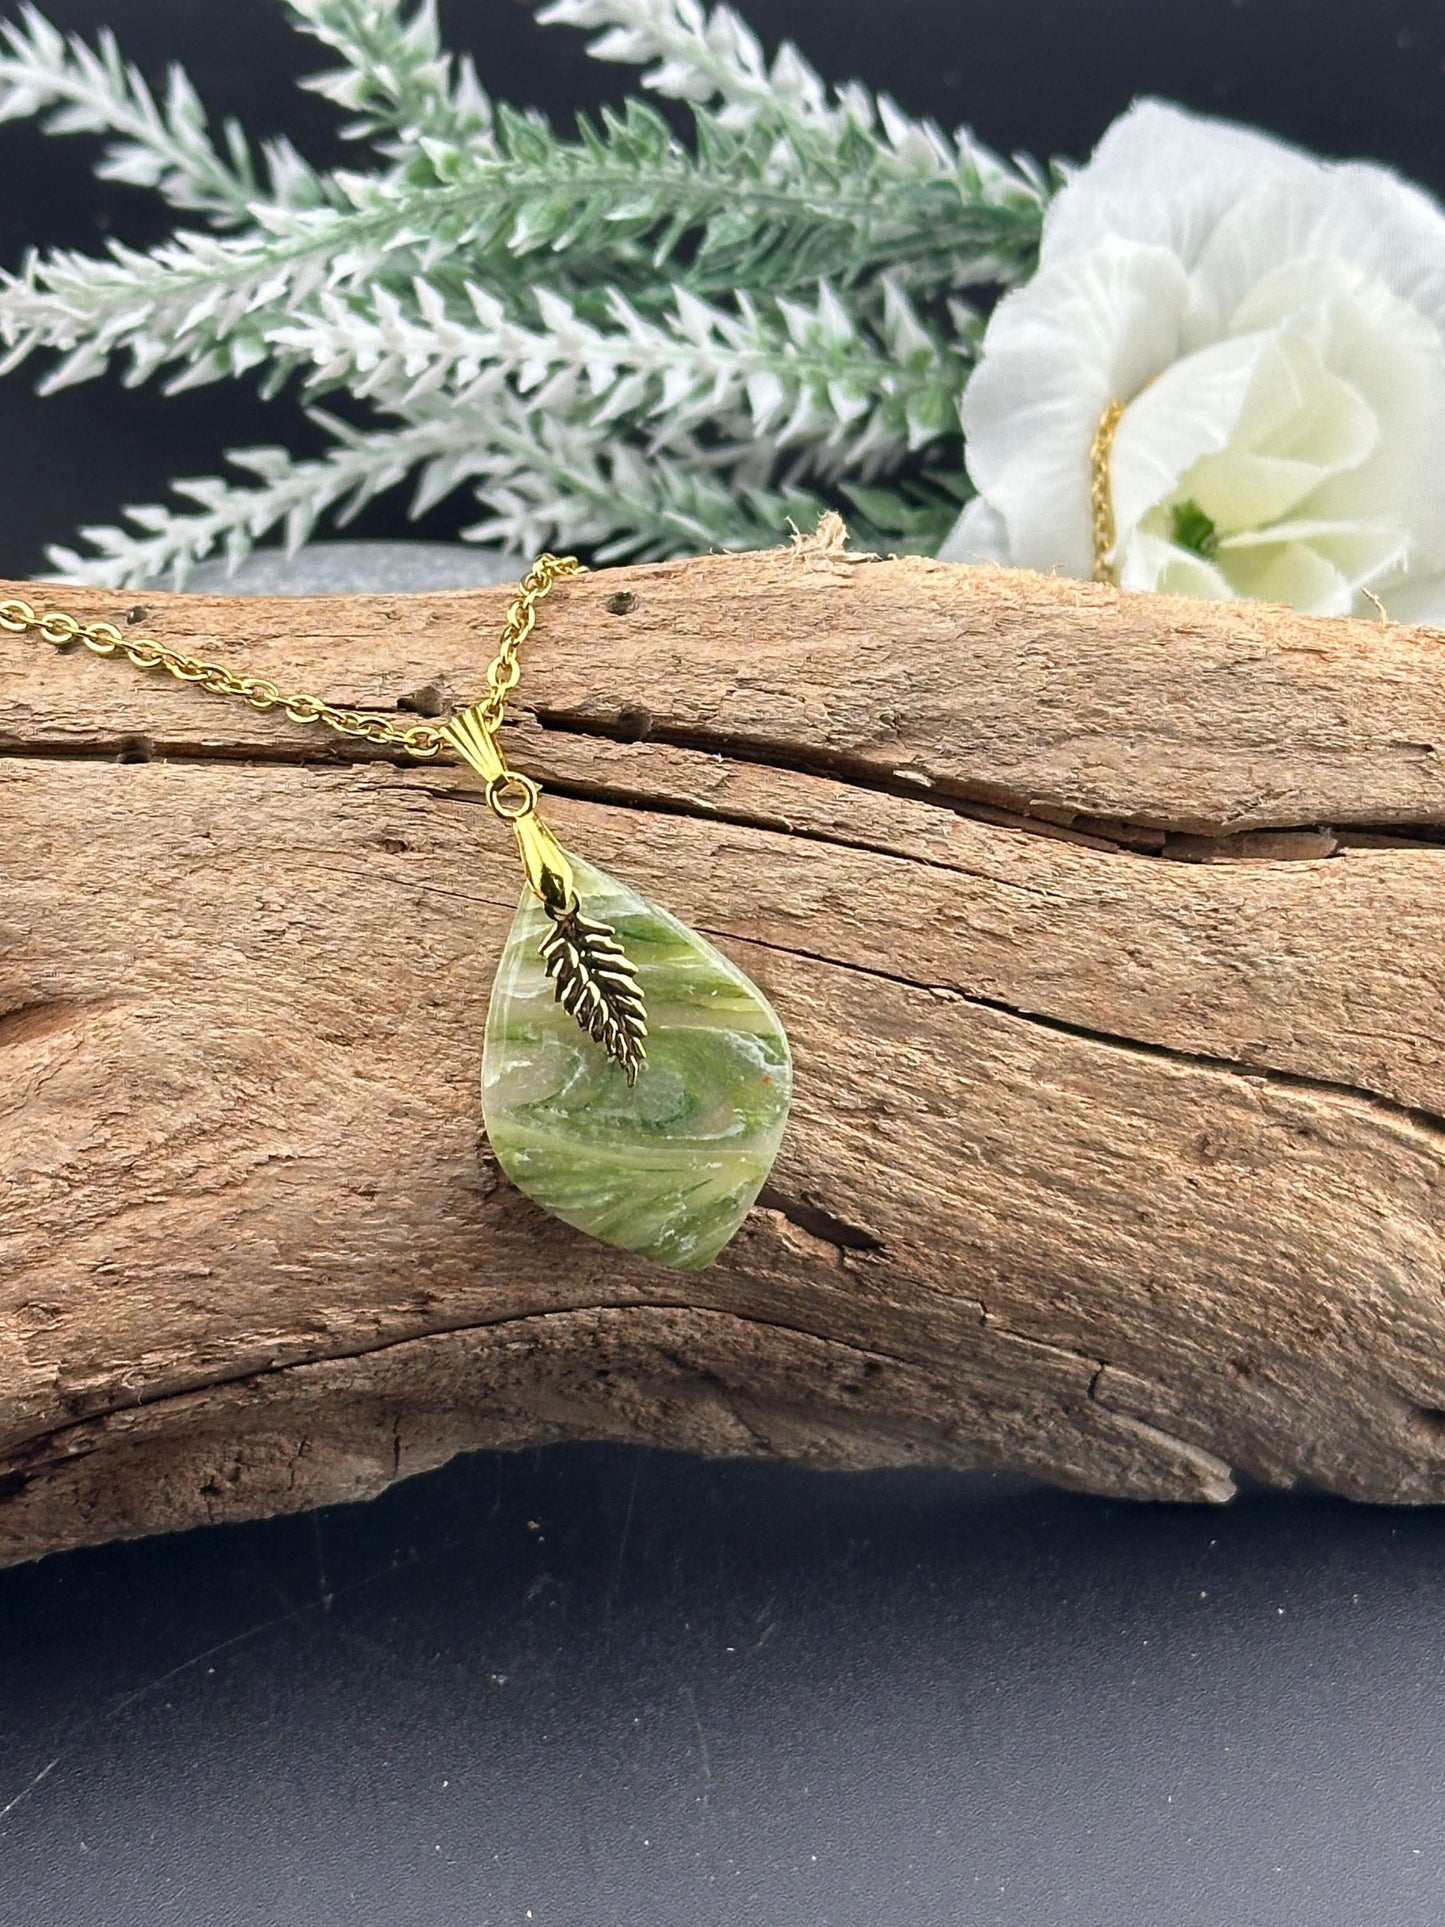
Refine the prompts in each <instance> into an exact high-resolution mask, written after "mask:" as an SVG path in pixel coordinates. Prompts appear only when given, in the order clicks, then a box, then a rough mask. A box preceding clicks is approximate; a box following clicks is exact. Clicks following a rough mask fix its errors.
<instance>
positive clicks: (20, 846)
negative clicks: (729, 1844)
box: [0, 554, 1445, 1559]
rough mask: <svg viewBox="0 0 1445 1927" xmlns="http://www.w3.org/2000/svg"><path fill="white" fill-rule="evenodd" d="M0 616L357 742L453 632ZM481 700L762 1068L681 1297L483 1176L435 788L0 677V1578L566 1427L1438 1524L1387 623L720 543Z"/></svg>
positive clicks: (184, 604) (1444, 1280) (1402, 645)
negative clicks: (762, 1105) (669, 934)
mask: <svg viewBox="0 0 1445 1927" xmlns="http://www.w3.org/2000/svg"><path fill="white" fill-rule="evenodd" d="M9 592H10V591H9V590H8V589H0V593H9ZM34 593H35V594H36V596H37V597H39V598H43V599H45V600H46V601H49V602H63V603H64V605H65V606H67V607H69V608H71V609H73V610H75V611H76V612H77V613H79V614H84V615H90V616H100V615H104V616H105V617H107V618H110V619H119V620H121V621H124V620H125V619H126V618H127V616H128V615H129V614H132V613H133V614H134V615H135V617H136V621H137V623H138V624H140V623H143V624H144V626H145V629H146V631H147V633H151V634H155V635H158V636H161V637H164V638H166V639H168V640H173V641H175V642H177V643H179V644H181V645H182V646H185V647H188V648H193V649H199V650H201V651H203V652H205V653H211V654H216V655H221V656H223V657H224V658H225V659H226V660H228V661H235V662H236V663H238V664H241V665H244V666H246V667H247V668H251V669H254V670H256V671H257V672H259V673H263V674H268V675H273V676H274V677H275V678H276V679H277V680H278V681H283V680H284V681H287V682H292V683H294V684H296V685H299V686H301V687H306V688H310V687H319V688H321V689H323V690H324V691H325V693H327V694H328V695H330V696H331V697H333V698H334V699H336V700H341V701H345V702H348V703H354V704H358V705H362V706H367V707H375V708H378V709H382V710H392V709H394V708H396V706H397V704H398V702H399V701H403V700H404V701H405V702H406V703H408V704H417V703H419V704H420V705H421V706H422V707H423V708H427V707H435V705H436V703H437V702H438V701H440V700H445V699H448V698H449V697H450V696H452V695H456V696H459V697H460V696H465V695H466V694H468V693H469V692H471V691H472V690H474V689H475V688H476V687H477V685H478V683H479V681H480V678H481V675H482V672H483V669H484V667H485V664H486V661H487V659H488V657H489V655H490V653H491V648H492V644H493V638H494V636H495V633H496V630H497V626H498V622H499V619H500V614H501V610H502V607H503V603H504V594H503V592H500V591H496V592H493V591H480V592H475V593H467V594H448V595H436V596H420V597H397V598H394V599H387V598H384V597H364V598H348V599H336V600H308V601H304V602H282V601H272V602H262V601H252V600H239V599H238V600H230V599H217V598H198V597H185V596H178V597H163V596H152V595H147V596H145V597H143V598H141V599H140V600H141V602H142V603H143V613H142V612H141V611H139V610H136V609H135V608H134V604H135V602H136V598H134V597H124V596H119V597H118V596H115V595H113V594H109V593H105V592H98V591H82V590H68V591H65V592H63V593H62V592H60V591H56V590H50V589H42V590H38V591H35V592H34ZM517 713H518V727H517V728H516V730H515V731H514V742H513V753H514V760H516V761H517V762H519V763H520V764H521V765H522V766H523V767H525V768H528V769H530V770H533V771H534V772H536V773H537V774H538V775H539V776H541V777H542V778H543V779H544V780H545V781H546V782H547V784H548V786H549V788H550V790H551V792H552V795H551V800H550V805H549V810H550V814H551V816H552V818H553V820H554V821H555V822H556V824H557V827H558V828H559V830H561V832H562V833H563V835H564V837H565V838H566V840H568V841H570V842H571V843H573V844H574V846H575V847H577V848H578V849H580V850H582V851H585V852H586V853H587V854H588V855H589V856H591V857H593V858H594V859H595V860H597V861H599V862H601V863H602V864H603V865H604V866H606V867H608V868H611V869H614V870H616V871H617V872H618V873H619V874H621V875H624V876H626V877H627V878H628V879H629V880H631V881H633V882H635V883H636V884H638V885H639V886H640V887H641V888H642V889H643V890H645V891H646V892H648V893H649V894H651V895H653V896H654V897H656V898H657V899H658V900H659V901H660V902H662V903H664V904H666V905H667V906H668V907H669V908H671V909H672V910H674V911H676V912H677V913H678V914H679V915H681V916H682V917H684V918H686V919H687V920H688V921H689V922H691V923H693V924H694V925H696V926H697V927H698V928H699V929H701V930H703V931H705V932H707V933H708V934H710V935H711V936H712V937H713V938H714V939H715V940H716V941H718V942H719V943H720V944H721V945H722V946H723V947H724V948H725V949H727V950H728V951H729V952H730V954H732V955H733V956H735V957H736V958H737V959H738V960H739V961H740V962H741V963H742V964H743V965H744V967H745V968H746V969H747V970H748V971H749V972H750V973H751V974H752V975H753V976H754V977H755V978H756V979H757V981H758V982H759V983H760V984H761V985H762V986H763V987H764V989H765V990H766V991H767V993H768V994H769V996H770V997H771V998H772V999H773V1000H774V1002H775V1003H776V1004H777V1006H778V1009H779V1011H780V1012H781V1014H782V1016H783V1018H784V1021H785V1022H786V1023H787V1025H788V1027H789V1030H790V1032H791V1035H792V1037H793V1040H794V1046H795V1050H796V1055H797V1063H798V1097H797V1105H796V1110H795V1115H794V1122H793V1125H792V1127H791V1130H790V1134H789V1137H788V1139H787V1141H786V1143H785V1146H784V1150H783V1154H782V1157H781V1159H780V1161H779V1163H778V1166H777V1168H776V1170H775V1173H774V1177H773V1181H772V1184H771V1186H770V1189H769V1191H768V1192H767V1193H766V1194H765V1208H760V1209H759V1210H757V1211H756V1212H755V1213H754V1215H753V1217H752V1218H751V1219H750V1221H749V1224H748V1226H747V1227H746V1229H745V1231H744V1232H743V1234H742V1235H741V1236H740V1237H739V1239H738V1240H737V1242H736V1243H735V1245H734V1246H732V1247H731V1248H730V1249H729V1251H728V1252H727V1253H725V1254H724V1257H723V1259H722V1260H721V1261H720V1262H719V1263H718V1264H717V1265H716V1266H715V1267H713V1268H712V1269H711V1270H709V1271H706V1272H703V1273H700V1274H696V1275H693V1276H686V1277H684V1276H679V1275H677V1274H672V1273H668V1272H665V1271H663V1270H661V1269H659V1268H657V1267H654V1266H651V1265H648V1264H645V1263H641V1262H637V1261H632V1260H629V1259H627V1258H624V1257H622V1256H620V1255H619V1254H617V1253H614V1252H612V1251H609V1250H607V1249H605V1248H603V1247H601V1246H599V1245H596V1244H593V1243H590V1242H589V1241H587V1240H585V1239H583V1238H581V1237H579V1236H578V1235H576V1234H574V1233H571V1232H569V1231H567V1230H565V1229H564V1228H562V1227H560V1226H557V1225H555V1224H553V1223H551V1222H550V1221H548V1220H547V1219H545V1218H544V1217H543V1216H542V1215H541V1214H540V1213H539V1212H538V1211H536V1210H535V1209H534V1208H533V1207H532V1206H531V1205H530V1204H528V1203H527V1202H526V1200H524V1199H522V1198H521V1197H519V1196H518V1195H517V1194H516V1193H515V1192H514V1191H512V1190H511V1189H510V1187H509V1186H508V1185H507V1184H506V1182H505V1181H504V1180H503V1179H502V1178H501V1177H500V1176H499V1174H498V1172H497V1171H496V1169H495V1166H494V1165H493V1163H492V1162H491V1160H490V1158H489V1156H488V1152H487V1147H486V1144H485V1141H484V1138H483V1136H482V1133H481V1129H480V1121H479V1116H478V1104H477V1072H478V1061H479V1054H480V1039H481V1027H482V1017H483V1012H484V1009H485V1002H486V996H487V989H488V984H489V982H490V977H491V972H492V969H493V966H494V962H495V959H496V957H497V954H498V950H499V947H500V944H501V940H502V937H503V934H504V932H505V929H506V927H507V924H508V922H509V920H510V917H511V914H512V909H513V906H514V902H515V898H516V893H517V887H518V879H517V872H516V868H515V861H514V857H513V854H512V851H511V849H510V847H509V842H510V840H509V839H507V838H506V837H505V835H504V833H502V832H501V831H500V829H499V826H497V825H496V824H495V823H494V822H493V821H492V820H491V819H490V818H489V817H488V816H487V814H486V813H485V811H484V810H483V808H482V807H481V805H480V801H479V797H478V794H477V789H476V786H475V784H474V782H473V781H472V780H471V779H470V778H469V777H468V776H467V775H466V774H465V773H464V772H462V771H461V770H459V769H456V768H453V767H449V766H446V767H444V766H440V765H436V766H417V765H409V766H406V767H398V766H396V765H395V764H393V763H392V762H389V761H385V760H380V759H378V758H376V757H374V756H370V755H369V754H368V753H365V752H362V753H361V754H360V755H358V753H357V752H356V751H354V750H348V749H347V748H346V747H345V746H343V745H342V744H340V743H338V742H334V741H323V740H321V738H320V736H319V734H318V733H317V732H315V731H300V730H297V729H295V728H294V727H292V726H288V725H287V724H285V723H284V722H277V721H275V720H273V719H269V718H266V717H262V716H257V715H254V714H252V713H250V712H248V711H247V710H245V709H243V708H240V707H239V706H237V705H233V704H223V703H220V702H217V701H216V700H215V699H212V698H207V697H205V696H202V695H200V694H198V693H196V692H194V691H189V690H183V689H181V688H179V687H177V686H176V685H175V684H173V683H170V682H168V681H163V680H161V679H157V678H149V679H148V678H143V677H141V676H140V675H138V674H137V673H136V672H134V671H131V670H128V669H126V668H124V667H120V666H116V665H111V664H106V663H101V662H97V661H96V660H94V659H93V658H91V657H89V656H87V655H84V654H83V653H81V654H74V653H70V654H66V655H64V656H57V655H56V654H55V653H54V652H53V651H51V650H49V649H46V648H43V647H41V646H39V645H36V644H34V643H31V642H28V641H23V640H19V639H16V638H12V637H0V1206H3V1211H0V1557H4V1558H9V1559H21V1558H25V1557H28V1556H32V1555H34V1554H36V1553H38V1552H42V1551H45V1550H47V1549H51V1548H55V1547H60V1546H66V1545H75V1544H79V1543H83V1542H87V1541H94V1540H99V1539H104V1538H107V1537H111V1536H114V1535H118V1534H123V1533H135V1532H144V1531H152V1530H156V1529H160V1528H165V1527H171V1526H179V1525H184V1524H187V1523H189V1522H191V1521H195V1520H202V1519H223V1518H238V1517H243V1516H246V1515H252V1514H258V1513H266V1512H273V1511H279V1510H284V1509H288V1508H296V1507H303V1506H307V1505H314V1504H318V1503H321V1502H324V1501H328V1500H332V1499H337V1498H344V1497H349V1496H354V1495H362V1494H366V1493H371V1492H375V1491H376V1490H378V1489H379V1488H380V1487H382V1486H384V1485H385V1484H387V1483H388V1482H389V1481H390V1480H392V1479H393V1478H396V1477H400V1476H405V1475H406V1474H407V1473H409V1472H414V1471H417V1470H420V1469H421V1468H423V1467H426V1466H430V1465H435V1464H437V1463H438V1462H439V1461H441V1460H443V1459H445V1458H446V1457H447V1456H448V1455H450V1454H451V1453H454V1452H456V1451H459V1450H462V1449H465V1448H467V1447H472V1446H484V1445H511V1444H520V1443H524V1442H533V1441H538V1440H544V1439H555V1438H566V1437H599V1436H601V1437H611V1438H624V1439H642V1440H651V1441H655V1442H657V1443H660V1444H666V1445H672V1446H681V1447H686V1448H689V1449H695V1450H698V1451H704V1452H718V1453H770V1454H778V1455H785V1456H792V1457H801V1458H806V1459H809V1460H811V1461H813V1462H815V1463H818V1464H821V1465H844V1466H862V1465H873V1464H883V1463H900V1462H912V1463H931V1464H939V1465H992V1466H1015V1467H1021V1468H1026V1469H1028V1470H1030V1471H1033V1472H1037V1473H1039V1474H1042V1475H1043V1476H1045V1477H1048V1478H1051V1479H1055V1480H1060V1481H1063V1482H1065V1483H1068V1484H1071V1485H1075V1486H1081V1487H1086V1488H1089V1489H1093V1490H1096V1491H1102V1492H1111V1493H1118V1494H1124V1495H1131V1496H1136V1497H1141V1498H1143V1497H1159V1498H1174V1499H1196V1498H1207V1499H1217V1498H1221V1497H1225V1496H1227V1495H1228V1494H1229V1492H1230V1490H1231V1488H1232V1480H1233V1478H1234V1476H1235V1475H1236V1474H1242V1475H1249V1476H1251V1477H1255V1478H1260V1479H1265V1480H1269V1481H1273V1482H1276V1483H1280V1484H1287V1483H1291V1482H1294V1481H1308V1482H1310V1483H1313V1484H1316V1485H1320V1486H1324V1487H1328V1488H1329V1489H1331V1490H1334V1491H1337V1492H1342V1493H1347V1494H1350V1495H1352V1496H1354V1497H1357V1498H1361V1499H1382V1500H1403V1501H1430V1500H1435V1499H1437V1498H1440V1497H1442V1496H1445V1265H1442V1258H1445V949H1442V932H1445V847H1442V846H1441V845H1440V843H1439V842H1438V841H1437V840H1433V833H1438V831H1439V830H1440V829H1441V828H1442V827H1445V768H1442V761H1441V754H1440V751H1441V748H1442V747H1445V644H1442V642H1441V639H1440V638H1439V637H1437V636H1435V635H1434V634H1431V633H1427V632H1423V631H1409V630H1402V629H1395V628H1384V627H1375V626H1372V625H1368V624H1363V623H1344V622H1315V621H1309V620H1305V619H1303V618H1298V617H1294V616H1291V615H1289V614H1287V613H1286V612H1283V611H1279V610H1272V609H1266V608H1262V607H1257V606H1238V605H1235V606H1228V607H1226V606H1214V605H1207V604H1200V603H1186V602H1174V601H1168V600H1164V599H1160V598H1151V597H1129V596H1122V595H1119V594H1116V593H1115V592H1113V591H1111V590H1108V589H1099V588H1094V587H1091V586H1087V585H1082V584H1078V583H1072V582H1058V581H1052V580H1048V579H1045V578H1042V577H1037V576H1030V575H1025V574H1015V573H1005V572H1002V571H994V570H965V569H958V568H946V567H943V566H940V565H937V564H930V563H926V562H919V561H909V562H868V563H856V564H847V563H843V562H838V561H834V562H831V563H830V562H827V561H823V562H818V561H814V562H813V563H811V564H809V563H806V562H803V561H799V560H798V559H796V558H793V557H790V556H788V555H783V554H779V555H768V556H741V557H731V558H721V557H719V558H710V559H706V560H700V561H695V562H689V563H679V564H668V565H664V566H658V567H652V568H641V569H629V570H621V571H611V572H608V573H606V574H599V575H596V576H593V577H588V578H585V579H583V580H581V581H580V582H578V583H575V584H570V585H567V586H565V587H564V588H561V589H559V590H558V591H556V592H555V594H554V596H553V599H552V601H551V602H550V603H549V604H548V606H547V608H546V610H545V612H544V614H543V618H542V622H541V625H540V628H539V631H538V634H537V637H536V639H535V641H534V643H533V645H532V646H531V648H530V652H529V659H528V663H527V671H526V676H525V678H524V681H523V684H522V690H521V697H520V702H519V705H518V712H517ZM1177 858H1186V859H1194V860H1191V861H1177V860H1171V859H1177Z"/></svg>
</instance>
